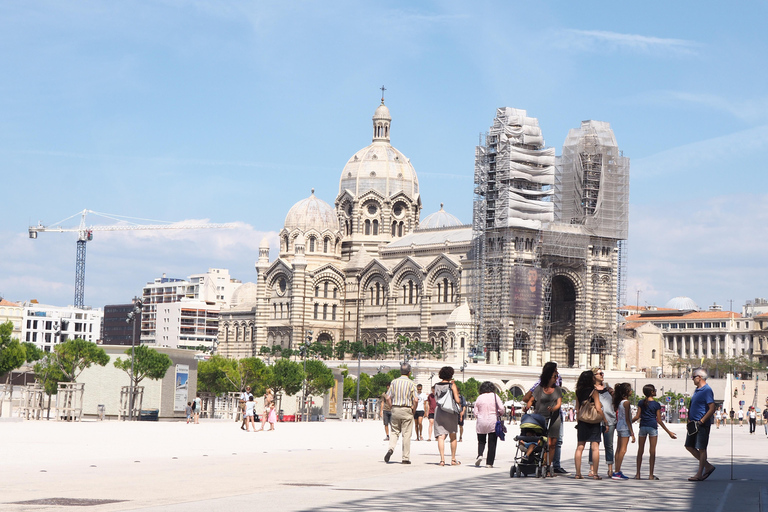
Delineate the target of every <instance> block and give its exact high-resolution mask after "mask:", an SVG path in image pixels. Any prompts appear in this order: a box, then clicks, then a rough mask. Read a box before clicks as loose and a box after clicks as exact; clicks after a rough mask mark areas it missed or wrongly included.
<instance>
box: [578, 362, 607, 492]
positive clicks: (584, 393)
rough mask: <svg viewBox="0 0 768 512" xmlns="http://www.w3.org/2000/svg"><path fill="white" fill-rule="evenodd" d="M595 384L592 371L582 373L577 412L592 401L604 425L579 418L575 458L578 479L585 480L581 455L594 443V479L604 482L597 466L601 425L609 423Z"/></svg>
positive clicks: (579, 382) (579, 383)
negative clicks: (586, 445) (586, 446)
mask: <svg viewBox="0 0 768 512" xmlns="http://www.w3.org/2000/svg"><path fill="white" fill-rule="evenodd" d="M595 382H596V381H595V374H594V373H592V370H587V371H584V372H581V375H579V380H578V381H577V382H576V410H577V411H578V410H580V409H581V404H582V403H584V402H586V401H591V402H592V403H593V404H594V406H595V410H597V412H598V413H599V414H600V416H602V417H603V422H602V423H587V422H585V421H582V420H581V418H577V422H578V423H576V436H577V441H578V444H577V445H576V453H575V454H574V456H573V459H574V463H575V464H576V478H577V479H582V478H584V477H583V476H581V454H582V452H583V451H584V445H585V444H587V443H592V447H591V449H592V460H593V463H594V475H593V476H592V478H594V479H595V480H602V478H601V477H600V475H599V474H598V470H597V466H598V464H599V463H600V438H601V437H602V433H603V432H602V427H601V425H607V423H608V422H607V421H606V420H605V414H604V413H603V408H602V406H601V405H600V395H599V393H598V392H597V390H596V389H595ZM606 428H607V427H606Z"/></svg>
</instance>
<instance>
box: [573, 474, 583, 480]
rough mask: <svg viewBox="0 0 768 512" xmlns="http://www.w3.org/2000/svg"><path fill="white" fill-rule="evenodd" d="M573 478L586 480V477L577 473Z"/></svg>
mask: <svg viewBox="0 0 768 512" xmlns="http://www.w3.org/2000/svg"><path fill="white" fill-rule="evenodd" d="M573 478H575V479H576V480H584V477H583V476H581V475H576V476H574V477H573Z"/></svg>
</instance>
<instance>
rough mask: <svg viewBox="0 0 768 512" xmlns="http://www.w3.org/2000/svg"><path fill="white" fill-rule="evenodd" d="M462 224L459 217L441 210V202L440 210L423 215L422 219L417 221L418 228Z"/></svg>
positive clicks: (447, 226) (441, 204) (446, 226)
mask: <svg viewBox="0 0 768 512" xmlns="http://www.w3.org/2000/svg"><path fill="white" fill-rule="evenodd" d="M462 225H463V224H462V222H461V221H460V220H459V219H457V218H456V217H454V216H453V215H451V214H450V213H448V212H447V211H445V210H443V203H440V210H439V211H436V212H435V213H432V214H429V215H427V216H426V217H424V220H422V221H421V222H419V229H434V228H450V227H453V226H462Z"/></svg>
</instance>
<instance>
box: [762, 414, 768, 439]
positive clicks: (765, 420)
mask: <svg viewBox="0 0 768 512" xmlns="http://www.w3.org/2000/svg"><path fill="white" fill-rule="evenodd" d="M763 427H764V428H765V437H768V407H764V408H763Z"/></svg>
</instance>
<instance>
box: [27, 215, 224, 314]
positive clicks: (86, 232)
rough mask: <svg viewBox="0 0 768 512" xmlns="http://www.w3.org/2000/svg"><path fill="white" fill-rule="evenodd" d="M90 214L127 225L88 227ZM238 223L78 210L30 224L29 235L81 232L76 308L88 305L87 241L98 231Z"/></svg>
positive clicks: (76, 273) (198, 227)
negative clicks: (71, 223)
mask: <svg viewBox="0 0 768 512" xmlns="http://www.w3.org/2000/svg"><path fill="white" fill-rule="evenodd" d="M89 213H92V214H94V215H99V216H101V217H104V218H107V219H112V220H116V221H118V222H123V223H124V224H114V225H109V226H86V224H85V218H86V216H87V215H88V214H89ZM78 215H80V225H79V226H78V227H76V228H64V227H62V226H61V224H62V223H63V222H66V221H68V220H69V219H71V218H73V217H77V216H78ZM136 220H140V221H147V222H158V223H159V224H135V223H133V222H132V221H136ZM236 226H237V225H236V224H180V223H171V222H167V221H158V220H152V219H139V218H136V217H126V216H123V215H114V214H107V213H99V212H95V211H93V210H83V211H81V212H77V213H76V214H74V215H70V216H69V217H67V218H66V219H63V220H60V221H59V222H56V223H54V224H51V225H50V226H44V225H43V224H42V223H40V222H38V223H37V226H30V227H29V238H32V239H33V240H34V239H36V238H37V234H38V233H45V232H54V233H77V258H76V260H75V307H77V308H82V307H83V306H84V295H85V244H86V243H87V242H90V241H91V240H93V232H94V231H133V230H150V229H232V228H234V227H236Z"/></svg>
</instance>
